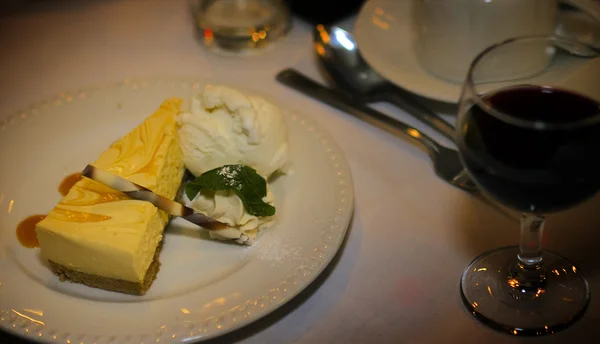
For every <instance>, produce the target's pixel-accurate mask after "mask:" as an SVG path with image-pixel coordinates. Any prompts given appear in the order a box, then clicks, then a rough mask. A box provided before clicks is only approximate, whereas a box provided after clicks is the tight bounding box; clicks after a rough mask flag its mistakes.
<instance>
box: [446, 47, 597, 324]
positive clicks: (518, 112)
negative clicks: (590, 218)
mask: <svg viewBox="0 0 600 344" xmlns="http://www.w3.org/2000/svg"><path fill="white" fill-rule="evenodd" d="M599 53H600V51H599V49H598V48H595V47H593V46H590V45H587V44H584V43H581V42H576V41H571V40H567V39H563V38H558V37H522V38H515V39H510V40H507V41H504V42H501V43H499V44H496V45H494V46H491V47H489V48H487V49H486V50H484V51H483V52H482V53H480V54H479V55H478V56H477V57H476V58H475V59H474V61H473V62H472V63H471V66H470V69H469V72H468V75H467V78H466V80H465V84H464V87H463V91H462V95H461V100H460V107H459V116H458V127H457V131H458V133H457V142H458V147H459V151H460V157H461V160H462V162H463V163H464V165H465V167H466V169H467V171H468V173H469V174H470V176H471V177H472V179H473V181H474V182H475V183H476V184H477V186H478V187H479V188H480V189H481V190H482V191H483V192H484V193H486V194H487V195H488V196H490V197H491V198H493V199H495V200H496V201H498V202H499V203H502V204H503V205H505V206H508V207H510V208H513V209H515V210H517V211H519V212H521V213H522V216H521V239H520V245H519V246H515V247H505V248H500V249H496V250H493V251H490V252H487V253H484V254H482V255H480V256H479V257H477V258H476V259H475V260H473V262H471V263H470V264H469V266H468V267H467V269H466V270H465V271H464V273H463V275H462V279H461V292H462V297H463V300H464V302H465V305H466V306H467V307H468V309H469V310H470V311H471V313H472V314H473V315H474V316H476V317H477V318H478V319H480V320H482V321H483V322H485V323H487V324H488V325H490V326H492V327H495V328H496V329H500V330H503V331H508V332H510V333H511V334H515V335H519V334H524V335H543V334H550V333H554V332H556V331H559V330H561V329H564V328H566V327H568V326H569V325H570V324H572V323H573V322H574V321H576V320H577V319H578V318H579V317H580V316H581V315H582V314H583V312H584V311H585V309H586V306H587V305H588V302H589V297H590V295H589V294H590V292H589V287H588V283H587V281H586V279H585V278H584V276H583V275H582V273H581V271H580V270H579V269H578V268H577V267H576V266H575V265H574V264H573V263H571V262H569V261H568V260H566V259H565V258H563V257H561V256H559V255H558V254H555V253H552V252H548V251H546V250H542V247H541V246H542V245H541V242H542V240H541V239H542V233H543V229H544V219H545V216H546V215H548V214H551V213H553V212H557V211H561V210H565V209H568V208H570V207H573V206H575V205H577V204H579V203H582V202H584V201H585V200H587V199H589V198H591V197H592V196H593V195H594V194H596V193H597V192H598V191H599V189H600V159H599V158H598V155H599V154H600V58H599Z"/></svg>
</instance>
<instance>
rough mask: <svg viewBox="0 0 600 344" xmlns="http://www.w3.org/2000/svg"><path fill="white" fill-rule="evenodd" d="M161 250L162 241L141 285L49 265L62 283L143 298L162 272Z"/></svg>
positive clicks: (53, 264) (51, 262) (51, 263)
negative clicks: (66, 282) (160, 271)
mask: <svg viewBox="0 0 600 344" xmlns="http://www.w3.org/2000/svg"><path fill="white" fill-rule="evenodd" d="M163 241H164V239H163ZM161 250H162V241H161V242H160V243H159V244H158V246H157V247H156V251H155V252H154V258H153V259H152V263H150V266H149V267H148V271H146V276H144V280H143V281H142V282H139V283H136V282H132V281H126V280H122V279H116V278H109V277H103V276H98V275H92V274H88V273H85V272H80V271H76V270H73V269H70V268H68V267H66V266H64V265H60V264H57V263H55V262H53V261H51V260H49V263H50V267H51V268H52V272H54V274H56V275H58V277H59V278H60V280H61V281H62V282H64V281H69V282H73V283H81V284H85V285H87V286H89V287H92V288H99V289H104V290H109V291H115V292H118V293H123V294H130V295H139V296H141V295H144V294H146V292H147V291H148V289H150V286H151V285H152V282H154V280H155V279H156V274H157V273H158V271H159V270H160V261H159V260H158V257H159V255H160V251H161Z"/></svg>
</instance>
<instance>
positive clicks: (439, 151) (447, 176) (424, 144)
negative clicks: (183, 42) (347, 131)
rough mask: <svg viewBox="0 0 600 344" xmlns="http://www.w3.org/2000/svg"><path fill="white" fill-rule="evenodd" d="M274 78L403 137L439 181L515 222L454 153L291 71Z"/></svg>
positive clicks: (514, 218)
mask: <svg viewBox="0 0 600 344" xmlns="http://www.w3.org/2000/svg"><path fill="white" fill-rule="evenodd" d="M275 78H276V79H277V81H279V82H281V83H282V84H284V85H287V86H289V87H291V88H293V89H295V90H297V91H299V92H301V93H303V94H305V95H308V96H309V97H312V98H315V99H317V100H320V101H322V102H324V103H326V104H328V105H330V106H333V107H335V108H337V109H339V110H341V111H344V112H346V113H348V114H350V115H352V116H354V117H357V118H359V119H361V120H363V121H365V122H367V123H370V124H371V125H373V126H376V127H378V128H380V129H382V130H384V131H386V132H388V133H390V134H392V135H398V134H400V135H402V136H403V137H405V138H407V139H408V140H410V141H411V142H412V143H414V144H417V145H418V146H420V147H421V148H423V149H424V150H425V151H426V152H427V154H428V155H429V157H430V159H431V161H432V163H433V170H434V172H435V174H436V175H437V176H438V177H439V178H440V179H442V180H443V181H445V182H447V183H448V184H450V185H452V186H454V187H456V188H458V189H460V190H463V191H466V192H468V193H469V194H471V195H472V196H473V197H475V198H478V199H479V200H481V201H483V202H484V203H486V204H488V205H490V206H491V207H493V208H496V210H498V211H500V212H501V213H503V214H504V215H506V216H508V217H509V218H511V219H513V220H517V221H518V219H517V218H516V217H515V216H514V214H512V213H511V212H510V211H508V210H506V209H504V208H503V207H502V206H500V205H499V204H497V203H495V202H493V201H491V200H489V199H488V198H486V197H485V196H484V195H483V194H482V193H481V192H480V190H479V188H478V187H477V186H476V185H475V184H474V183H473V181H472V180H471V178H470V177H469V176H468V174H466V173H465V169H464V166H463V164H462V162H461V160H460V157H459V155H458V152H457V151H456V150H454V149H450V148H447V147H444V146H442V145H440V144H439V143H437V142H436V141H435V140H433V139H432V138H431V137H429V136H427V135H426V134H424V133H422V132H421V131H420V130H418V129H416V128H414V127H411V126H410V125H408V124H405V123H403V122H401V121H399V120H397V119H395V118H393V117H390V116H387V115H385V114H384V113H382V112H380V111H378V110H376V109H374V108H372V107H370V106H368V105H365V104H363V103H361V102H358V101H356V100H354V99H353V98H351V97H349V96H347V95H345V94H343V93H340V92H336V91H334V90H332V89H330V88H328V87H326V86H323V85H321V84H319V83H317V82H315V81H313V80H312V79H310V78H308V77H307V76H305V75H303V74H302V73H300V72H298V71H296V70H294V69H292V68H288V69H284V70H283V71H281V72H279V73H278V74H277V76H276V77H275Z"/></svg>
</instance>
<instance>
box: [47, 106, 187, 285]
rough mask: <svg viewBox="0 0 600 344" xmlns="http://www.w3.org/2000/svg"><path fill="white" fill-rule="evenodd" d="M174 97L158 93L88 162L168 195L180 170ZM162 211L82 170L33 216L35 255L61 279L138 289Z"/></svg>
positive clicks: (152, 261)
mask: <svg viewBox="0 0 600 344" xmlns="http://www.w3.org/2000/svg"><path fill="white" fill-rule="evenodd" d="M181 102H182V101H181V100H180V99H178V98H172V99H168V100H165V101H164V102H163V103H162V104H161V106H160V107H159V109H158V110H157V111H156V112H155V113H154V114H153V115H152V116H150V117H148V118H147V119H146V120H145V121H144V122H143V123H142V124H140V125H139V126H138V127H137V128H135V129H134V130H133V131H131V132H130V133H128V134H127V135H125V136H124V137H123V138H121V139H120V140H118V141H116V142H115V143H113V144H112V145H111V146H110V148H108V149H107V150H106V151H105V152H104V153H102V154H101V155H100V157H99V158H98V159H97V160H96V162H95V163H93V165H94V166H96V167H99V168H101V169H104V170H106V171H109V172H111V173H113V174H116V175H118V176H121V177H123V178H126V179H128V180H130V181H132V182H134V183H137V184H140V185H142V186H144V187H146V188H148V189H150V190H152V191H154V192H155V193H157V194H159V195H161V196H164V197H168V198H170V199H174V198H175V196H176V194H177V191H178V189H179V186H180V184H181V180H182V178H183V173H184V165H183V158H182V154H181V149H180V147H179V136H178V133H177V123H176V116H177V114H178V113H179V108H180V106H181ZM168 219H169V217H168V215H167V214H166V213H164V212H163V211H162V210H159V209H157V208H156V207H155V206H154V205H152V204H151V203H149V202H145V201H138V200H133V199H130V198H129V197H128V196H126V195H125V194H123V193H120V192H118V191H115V190H113V189H110V188H109V187H107V186H105V185H103V184H100V183H98V182H95V181H93V180H91V179H88V178H83V179H82V180H80V181H79V182H77V183H76V184H75V185H74V186H73V187H72V188H71V189H70V190H69V192H68V194H67V195H66V196H65V197H64V198H63V199H62V200H61V201H59V202H58V204H56V206H55V207H54V208H53V209H52V210H51V211H50V213H49V214H48V216H47V217H46V218H45V219H44V220H42V221H41V222H39V224H38V225H37V227H36V233H37V236H38V240H39V243H40V248H41V253H42V256H43V257H44V258H45V259H47V260H48V261H49V263H50V266H51V267H52V270H53V272H54V273H55V274H57V275H59V276H60V278H61V280H69V281H71V282H76V283H83V284H86V285H88V286H91V287H96V288H101V289H106V290H111V291H117V292H121V293H127V294H135V295H143V294H145V293H146V291H147V290H148V288H149V287H150V285H151V284H152V282H153V280H154V278H155V276H156V273H157V272H158V269H159V262H158V255H159V252H160V247H161V243H162V238H163V230H164V227H165V225H166V223H167V222H168Z"/></svg>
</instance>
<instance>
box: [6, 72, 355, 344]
mask: <svg viewBox="0 0 600 344" xmlns="http://www.w3.org/2000/svg"><path fill="white" fill-rule="evenodd" d="M205 82H206V81H204V82H203V81H195V80H179V79H173V80H171V79H170V80H163V79H161V80H145V81H144V80H140V81H125V82H123V83H121V84H119V85H113V86H107V87H101V88H96V89H88V90H85V91H78V92H73V93H64V94H62V95H61V96H60V97H59V98H57V99H55V100H53V101H51V102H48V103H44V104H40V105H36V106H34V107H33V108H32V109H31V110H28V111H25V112H23V113H20V114H18V115H16V116H13V117H11V118H9V119H8V120H6V121H4V122H1V121H0V161H1V163H0V209H1V210H2V211H1V212H0V243H1V244H0V326H1V327H2V328H4V329H6V330H8V331H9V332H12V333H14V334H18V335H22V336H25V337H27V338H29V339H31V340H40V341H50V342H56V343H69V342H71V343H86V344H87V343H120V344H124V343H141V342H144V343H157V342H160V343H180V342H183V341H189V340H194V339H207V338H211V337H214V336H217V335H220V334H223V333H226V332H229V331H231V330H234V329H236V328H239V327H241V326H243V325H246V324H248V323H250V322H252V321H254V320H257V319H258V318H260V317H262V316H264V315H266V314H268V313H269V312H271V311H273V310H275V309H276V308H277V307H279V306H281V305H282V304H283V303H285V302H287V301H289V300H290V299H291V298H292V297H294V296H295V295H296V294H298V293H299V292H300V291H301V290H302V289H304V288H305V287H306V286H307V285H308V284H309V283H310V282H312V281H313V280H314V279H315V278H316V277H317V275H318V274H319V273H320V272H321V271H322V270H323V269H324V268H325V266H326V265H327V264H328V263H329V262H330V261H331V259H332V258H333V256H334V255H335V254H336V252H337V250H338V249H339V247H340V244H341V242H342V240H343V238H344V235H345V233H346V229H347V227H348V225H349V221H350V218H351V215H352V208H353V189H352V180H351V176H350V170H349V168H348V165H347V163H346V161H345V160H344V157H343V156H342V152H341V151H340V149H339V148H338V147H337V145H336V144H335V143H334V142H333V140H332V139H331V138H330V137H329V136H327V134H325V133H324V132H323V130H322V129H320V128H319V127H318V126H316V125H315V124H314V123H312V122H311V121H310V120H309V119H308V118H305V117H303V116H302V115H300V114H292V113H289V112H287V111H285V109H283V108H282V110H283V112H284V115H285V121H286V123H287V126H288V130H289V144H290V149H291V151H290V159H291V162H292V168H293V174H291V175H288V176H285V177H281V178H279V179H278V180H276V181H275V182H274V184H273V192H274V194H275V197H276V205H277V212H278V214H279V219H278V221H277V223H276V224H275V225H274V226H273V227H271V228H269V229H268V230H266V231H265V232H264V233H262V235H261V236H260V237H259V238H258V240H257V243H256V244H255V245H254V246H252V247H244V246H238V245H232V244H226V243H222V242H216V241H210V240H206V238H205V236H204V235H203V234H201V233H200V232H199V231H198V230H196V229H193V228H191V227H189V226H187V227H186V226H185V225H183V224H182V223H181V222H176V223H174V224H171V225H170V227H169V228H168V229H167V234H166V236H165V245H164V247H163V251H162V253H161V257H160V260H161V263H162V265H161V269H160V272H159V274H158V276H157V279H156V281H155V282H154V284H153V286H152V287H151V289H150V290H149V292H148V293H147V294H146V295H145V296H142V297H139V296H130V295H124V294H118V293H113V292H107V291H103V290H98V289H93V288H88V287H85V286H83V285H79V284H72V283H62V282H60V281H59V280H58V278H57V277H56V276H55V275H53V274H52V273H51V272H50V270H49V269H48V268H47V266H46V263H45V262H44V260H43V259H41V258H40V256H39V250H38V249H26V248H23V247H22V246H21V245H20V244H19V243H18V241H17V239H16V236H15V228H16V225H17V224H18V223H19V221H20V220H21V219H23V218H24V217H26V216H28V215H32V214H43V213H45V212H47V211H48V210H49V209H51V207H52V206H53V205H54V203H55V202H56V201H57V200H59V198H60V196H59V194H58V191H57V187H58V184H59V183H60V181H61V180H62V179H63V177H64V176H66V175H67V174H69V173H72V172H75V171H78V170H81V168H82V167H83V166H85V164H86V163H88V162H89V161H93V160H94V159H95V158H96V157H97V156H98V155H99V154H100V153H101V152H102V151H103V150H104V149H105V148H106V147H107V146H108V145H109V144H110V143H111V142H112V141H113V140H115V139H118V138H119V137H120V136H122V135H123V134H125V133H127V132H128V131H130V130H131V129H133V128H134V127H135V126H136V125H137V124H138V123H140V122H141V121H142V120H143V119H144V118H145V117H146V116H148V115H150V114H151V113H152V112H153V111H154V110H155V108H156V107H157V106H158V105H159V104H160V103H161V101H162V100H163V99H165V98H167V97H171V96H180V97H183V98H185V99H189V97H190V96H191V95H192V93H193V92H194V90H197V89H199V88H201V87H202V86H203V84H204V83H205ZM212 83H214V82H212ZM262 96H265V95H262ZM266 98H268V97H266ZM271 101H274V100H271ZM274 102H275V103H276V104H278V105H279V106H280V107H281V106H282V105H283V104H281V102H279V103H278V102H277V101H274Z"/></svg>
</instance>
